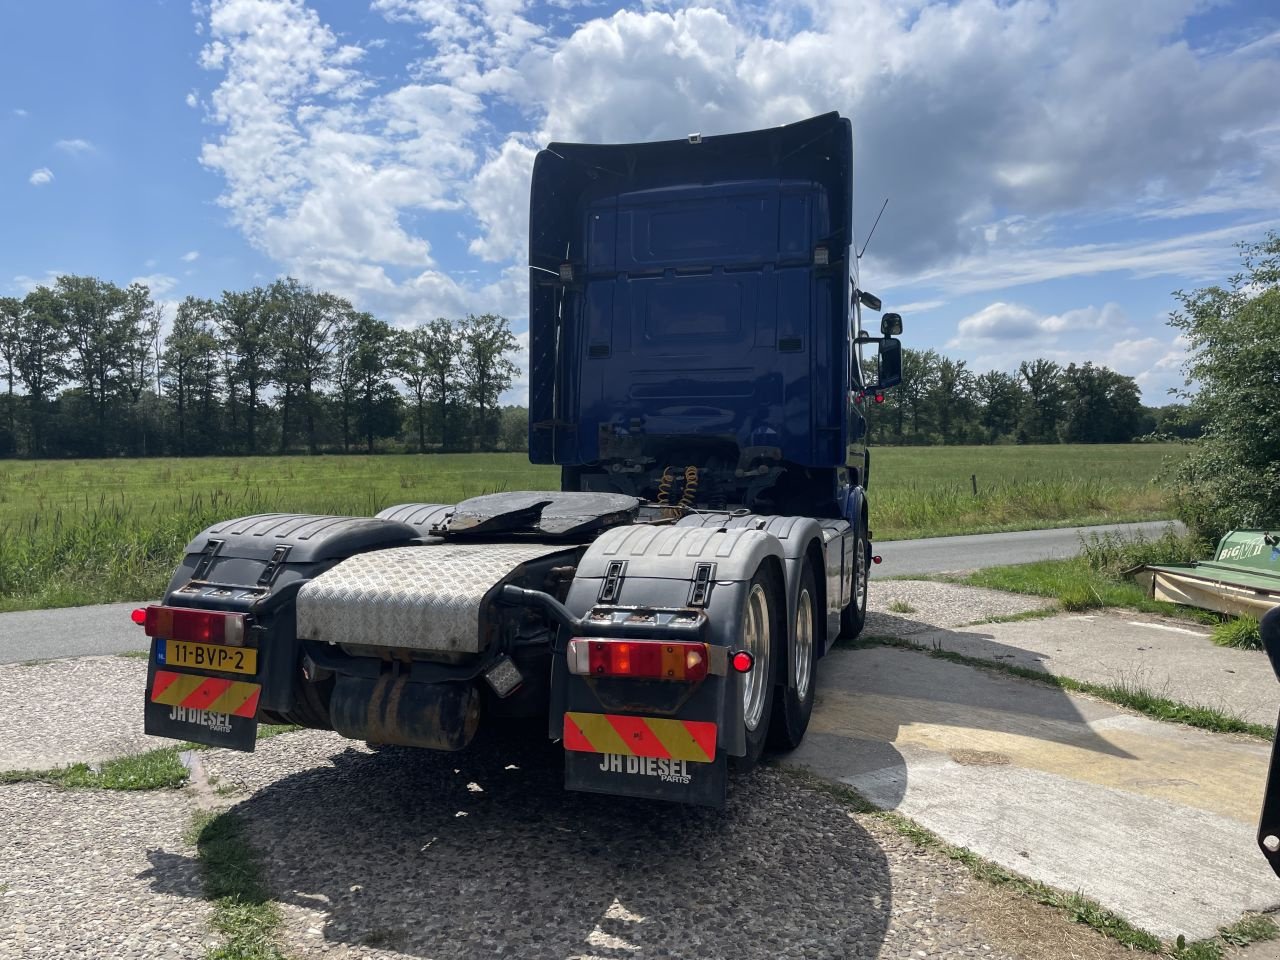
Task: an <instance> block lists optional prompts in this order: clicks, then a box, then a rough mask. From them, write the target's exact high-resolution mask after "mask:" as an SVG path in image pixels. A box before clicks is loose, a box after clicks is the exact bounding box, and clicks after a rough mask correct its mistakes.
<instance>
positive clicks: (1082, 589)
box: [1058, 584, 1105, 612]
mask: <svg viewBox="0 0 1280 960" xmlns="http://www.w3.org/2000/svg"><path fill="white" fill-rule="evenodd" d="M1058 603H1059V604H1060V605H1061V606H1062V609H1063V610H1070V611H1072V612H1079V611H1081V610H1096V609H1097V608H1099V607H1101V606H1104V605H1105V604H1104V603H1103V600H1102V594H1101V593H1099V592H1098V591H1097V590H1095V589H1093V587H1092V586H1090V585H1089V584H1071V585H1069V586H1066V587H1063V588H1062V589H1061V590H1059V591H1058Z"/></svg>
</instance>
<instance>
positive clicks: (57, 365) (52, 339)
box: [16, 287, 67, 456]
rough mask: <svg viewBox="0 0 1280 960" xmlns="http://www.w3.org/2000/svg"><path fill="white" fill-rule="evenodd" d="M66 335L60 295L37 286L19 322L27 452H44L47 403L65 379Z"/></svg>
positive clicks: (26, 302) (28, 298) (19, 364)
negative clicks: (59, 299)
mask: <svg viewBox="0 0 1280 960" xmlns="http://www.w3.org/2000/svg"><path fill="white" fill-rule="evenodd" d="M66 350H67V340H66V334H65V331H64V329H63V324H62V308H61V305H60V304H59V302H58V295H57V294H56V293H54V292H53V291H52V290H50V289H49V288H48V287H36V288H35V289H34V290H32V291H31V292H30V293H28V294H27V295H26V297H25V298H24V299H23V301H22V313H21V315H20V318H19V321H18V353H17V357H16V363H17V367H18V376H19V377H20V378H21V379H22V385H23V386H24V387H26V390H27V410H28V416H27V429H28V431H29V433H28V438H27V451H28V453H30V455H31V456H39V455H40V454H41V453H43V452H44V429H43V426H44V414H45V410H44V408H45V402H46V400H47V398H48V396H49V394H50V393H52V392H53V391H54V390H55V389H57V387H58V384H60V383H61V382H62V381H63V378H64V377H65V376H66V366H65V357H66Z"/></svg>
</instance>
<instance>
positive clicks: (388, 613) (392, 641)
mask: <svg viewBox="0 0 1280 960" xmlns="http://www.w3.org/2000/svg"><path fill="white" fill-rule="evenodd" d="M564 549H565V547H564V545H562V544H561V545H548V544H526V543H521V544H510V543H440V544H432V545H429V546H417V547H392V548H390V549H386V550H373V551H371V552H369V553H361V554H357V555H356V556H354V557H351V558H350V559H349V560H344V561H342V563H340V564H338V565H337V566H336V567H334V568H333V569H331V570H328V571H326V572H325V573H322V574H321V575H320V576H318V577H316V578H315V579H314V580H312V581H310V582H309V583H307V584H305V585H304V586H303V587H302V589H301V590H300V591H299V593H298V601H297V612H298V636H299V637H302V638H304V639H307V640H321V641H328V642H331V643H349V644H363V645H368V646H377V647H400V648H407V649H410V650H433V651H448V652H454V653H478V652H480V650H481V638H480V606H481V601H482V600H483V599H484V596H485V594H486V593H488V592H489V591H490V590H492V589H493V588H494V587H495V586H496V585H498V584H499V583H502V582H504V581H506V580H507V579H508V578H509V577H510V576H511V575H512V574H514V573H516V572H517V571H518V570H519V568H520V566H521V565H522V564H524V563H528V562H529V561H531V560H537V559H539V558H541V557H546V556H549V555H550V554H553V553H558V552H560V551H563V550H564Z"/></svg>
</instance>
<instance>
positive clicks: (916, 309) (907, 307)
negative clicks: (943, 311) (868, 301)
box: [886, 300, 947, 314]
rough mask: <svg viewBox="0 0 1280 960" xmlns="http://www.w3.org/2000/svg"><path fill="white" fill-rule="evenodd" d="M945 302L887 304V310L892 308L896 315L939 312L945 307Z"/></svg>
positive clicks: (926, 301) (922, 301)
mask: <svg viewBox="0 0 1280 960" xmlns="http://www.w3.org/2000/svg"><path fill="white" fill-rule="evenodd" d="M946 305H947V302H946V301H945V300H916V301H913V302H912V303H903V304H891V305H890V304H886V308H890V307H891V308H892V310H893V311H894V312H895V313H906V314H911V313H928V312H929V311H930V310H937V309H938V308H939V307H945V306H946Z"/></svg>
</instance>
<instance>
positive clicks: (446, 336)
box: [423, 317, 461, 450]
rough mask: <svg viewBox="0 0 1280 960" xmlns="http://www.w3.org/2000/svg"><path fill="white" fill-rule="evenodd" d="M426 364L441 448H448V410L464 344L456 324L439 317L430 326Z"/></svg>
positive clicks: (428, 327) (426, 342)
mask: <svg viewBox="0 0 1280 960" xmlns="http://www.w3.org/2000/svg"><path fill="white" fill-rule="evenodd" d="M426 330H427V333H426V337H425V347H426V352H425V353H424V354H423V364H424V366H425V367H426V374H427V397H428V398H429V399H430V400H431V402H432V403H434V404H435V405H436V416H437V419H438V420H439V423H440V449H442V450H448V449H449V408H450V407H451V406H452V405H453V396H454V392H455V389H456V387H457V382H458V359H459V354H460V352H461V343H460V341H459V337H458V331H457V329H455V327H454V325H453V323H451V322H450V321H448V320H446V319H445V318H444V317H437V318H436V319H435V320H432V321H431V323H429V324H428V325H427V328H426Z"/></svg>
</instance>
